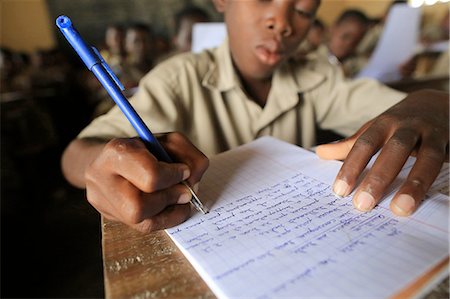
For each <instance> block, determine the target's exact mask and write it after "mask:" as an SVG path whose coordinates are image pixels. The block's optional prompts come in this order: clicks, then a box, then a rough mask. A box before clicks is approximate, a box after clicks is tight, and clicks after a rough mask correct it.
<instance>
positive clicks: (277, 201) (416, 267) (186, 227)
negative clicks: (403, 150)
mask: <svg viewBox="0 0 450 299" xmlns="http://www.w3.org/2000/svg"><path fill="white" fill-rule="evenodd" d="M340 165H341V163H340V162H336V161H323V160H320V159H319V158H317V156H316V155H315V154H313V153H311V152H308V151H306V150H303V149H301V148H299V147H296V146H294V145H291V144H287V143H284V142H281V141H279V140H277V139H274V138H270V137H264V138H261V139H258V140H256V141H254V142H252V143H250V144H247V145H244V146H241V147H239V148H237V149H234V150H232V151H229V152H225V153H222V154H220V155H217V156H215V157H213V158H212V159H211V164H210V168H209V170H208V171H207V173H206V174H205V176H204V178H203V180H202V184H201V185H200V191H199V196H200V198H201V199H202V200H203V201H204V202H206V205H207V206H208V207H210V208H211V211H210V213H209V214H206V215H201V214H199V213H196V214H195V215H193V217H192V218H191V219H189V220H188V221H187V222H185V223H183V224H181V225H179V226H177V227H174V228H172V229H169V230H167V232H168V234H169V235H170V236H171V238H172V239H173V240H174V241H175V243H176V244H177V245H178V246H179V248H180V249H181V250H182V252H183V253H184V254H185V255H186V257H187V258H188V259H189V261H190V262H191V263H192V265H193V266H194V267H195V269H196V270H197V271H198V272H199V274H200V275H201V276H202V278H203V279H204V280H205V281H206V283H207V284H208V285H209V286H210V288H211V289H212V291H213V292H214V293H215V294H216V295H217V296H218V297H219V298H237V297H240V298H282V297H291V298H301V297H307V298H309V297H332V298H341V297H345V298H349V297H354V298H355V297H358V298H361V297H376V298H382V297H388V296H390V295H393V294H394V293H396V292H398V291H399V290H401V289H403V288H404V287H405V286H406V285H407V284H409V283H411V282H412V281H414V280H415V279H417V278H418V277H420V276H421V275H422V274H423V273H424V272H426V271H427V270H429V269H430V268H432V267H433V265H436V264H437V263H438V262H440V261H442V260H443V259H444V258H445V257H447V256H448V252H449V230H448V219H449V198H448V196H446V195H442V194H440V193H439V192H438V191H439V190H442V188H444V185H445V184H446V182H447V184H446V185H447V188H448V164H447V165H446V166H445V167H444V169H443V170H442V172H441V178H440V179H439V180H438V183H437V185H436V186H435V188H434V189H433V190H432V191H431V192H430V198H429V199H427V200H426V201H425V203H424V204H422V205H421V207H420V208H419V210H418V211H417V212H416V213H415V214H414V215H413V216H411V217H408V218H404V217H395V216H393V215H392V213H391V212H390V210H389V208H388V205H389V200H385V201H383V202H382V203H381V204H380V205H379V206H378V207H377V208H375V209H374V210H373V211H371V212H369V213H361V212H358V211H356V210H355V209H354V208H353V206H352V203H351V198H350V197H347V198H337V197H336V196H334V195H333V194H332V193H331V184H332V182H333V180H334V178H335V175H336V174H337V171H338V170H339V167H340ZM411 166H412V163H409V164H408V165H407V166H406V167H405V171H404V172H402V173H401V175H400V177H405V175H406V174H407V172H408V171H409V169H410V168H411ZM400 183H401V179H398V180H397V181H396V184H397V185H399V184H400ZM447 190H448V189H447Z"/></svg>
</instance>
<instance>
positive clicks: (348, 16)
mask: <svg viewBox="0 0 450 299" xmlns="http://www.w3.org/2000/svg"><path fill="white" fill-rule="evenodd" d="M349 20H351V21H356V22H358V23H360V24H362V25H368V24H369V18H368V17H367V16H366V14H365V13H363V12H362V11H360V10H358V9H348V10H346V11H344V12H343V13H342V14H341V15H340V16H339V18H338V19H337V20H336V25H339V24H341V23H343V22H345V21H349Z"/></svg>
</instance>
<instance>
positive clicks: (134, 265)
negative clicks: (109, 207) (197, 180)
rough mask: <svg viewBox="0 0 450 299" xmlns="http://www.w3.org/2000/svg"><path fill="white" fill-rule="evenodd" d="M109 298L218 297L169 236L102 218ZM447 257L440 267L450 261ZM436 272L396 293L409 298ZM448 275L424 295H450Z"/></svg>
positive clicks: (107, 294)
mask: <svg viewBox="0 0 450 299" xmlns="http://www.w3.org/2000/svg"><path fill="white" fill-rule="evenodd" d="M102 236H103V271H104V276H105V295H106V298H109V299H116V298H121V299H122V298H198V299H209V298H216V297H215V295H214V294H213V293H212V292H211V290H210V289H209V288H208V286H207V285H206V283H205V282H204V281H203V280H202V279H201V278H200V276H199V275H198V274H197V272H196V271H195V270H194V268H193V267H192V266H191V264H190V263H189V262H188V261H187V259H186V258H185V257H184V256H183V254H182V253H181V251H180V250H179V249H178V248H177V247H176V245H175V244H174V243H173V242H172V240H171V239H170V237H169V236H168V235H167V234H166V233H165V232H164V231H159V232H155V233H152V234H142V233H139V232H137V231H134V230H132V229H130V228H128V227H127V226H126V225H124V224H121V223H117V222H111V221H109V220H105V219H104V218H103V219H102ZM448 263H449V261H448V259H447V260H445V261H443V262H442V263H441V265H440V267H443V266H445V265H446V264H448ZM434 274H435V272H434V271H431V272H430V273H429V274H427V275H428V276H424V277H423V278H421V280H422V281H420V280H419V281H418V282H417V283H416V284H415V285H413V286H411V287H409V288H407V289H405V290H403V291H402V292H400V293H398V294H396V297H395V298H408V297H410V296H411V295H413V294H414V293H415V290H416V289H417V288H419V287H420V286H421V283H423V284H425V283H426V281H427V280H428V278H430V276H432V275H434ZM448 281H449V278H448V277H447V278H446V279H445V280H444V281H443V282H442V283H441V284H440V285H439V286H438V287H436V288H435V289H434V290H433V291H432V292H431V293H429V294H428V295H427V296H426V297H425V298H429V299H436V298H449V290H448Z"/></svg>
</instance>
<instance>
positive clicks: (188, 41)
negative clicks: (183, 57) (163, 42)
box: [157, 6, 210, 63]
mask: <svg viewBox="0 0 450 299" xmlns="http://www.w3.org/2000/svg"><path fill="white" fill-rule="evenodd" d="M209 21H210V18H209V15H208V13H207V12H206V11H205V10H203V9H202V8H200V7H197V6H186V7H184V8H183V9H181V10H180V11H178V12H177V13H176V14H175V16H174V25H175V34H174V36H173V38H172V47H173V50H172V51H171V52H169V53H168V54H166V55H163V56H161V57H160V58H159V59H158V62H157V63H160V62H162V61H164V60H166V59H168V58H170V57H172V56H175V55H177V54H180V53H183V52H189V51H191V49H192V29H193V27H194V24H196V23H205V22H209Z"/></svg>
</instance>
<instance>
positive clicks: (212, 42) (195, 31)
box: [192, 23, 227, 53]
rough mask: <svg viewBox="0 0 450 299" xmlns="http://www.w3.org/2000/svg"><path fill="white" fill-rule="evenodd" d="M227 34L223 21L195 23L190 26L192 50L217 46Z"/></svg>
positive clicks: (197, 51) (198, 50)
mask: <svg viewBox="0 0 450 299" xmlns="http://www.w3.org/2000/svg"><path fill="white" fill-rule="evenodd" d="M226 36H227V28H226V27H225V23H196V24H194V27H193V28H192V52H194V53H199V52H201V51H203V50H204V49H210V48H215V47H217V46H219V45H220V44H221V43H222V42H223V41H224V40H225V38H226Z"/></svg>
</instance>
